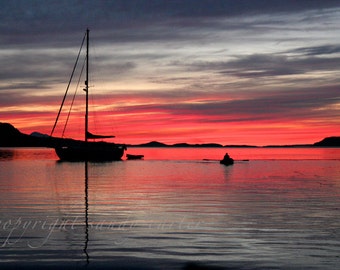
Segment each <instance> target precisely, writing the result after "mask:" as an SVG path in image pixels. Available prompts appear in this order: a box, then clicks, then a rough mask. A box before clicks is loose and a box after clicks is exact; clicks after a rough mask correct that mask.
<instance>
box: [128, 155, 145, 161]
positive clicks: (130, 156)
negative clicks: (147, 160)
mask: <svg viewBox="0 0 340 270" xmlns="http://www.w3.org/2000/svg"><path fill="white" fill-rule="evenodd" d="M126 158H127V159H129V160H133V159H143V158H144V155H132V154H126Z"/></svg>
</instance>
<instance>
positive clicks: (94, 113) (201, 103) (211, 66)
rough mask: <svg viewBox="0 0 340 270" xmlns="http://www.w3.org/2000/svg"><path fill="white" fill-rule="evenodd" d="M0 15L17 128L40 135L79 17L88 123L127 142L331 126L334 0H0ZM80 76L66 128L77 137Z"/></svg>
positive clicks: (336, 61) (338, 71)
mask: <svg viewBox="0 0 340 270" xmlns="http://www.w3.org/2000/svg"><path fill="white" fill-rule="evenodd" d="M0 16H1V21H0V62H1V65H0V122H9V123H11V124H13V125H14V126H15V127H16V128H18V129H19V130H20V131H22V132H24V133H31V132H33V131H38V132H41V133H46V134H50V132H51V130H52V127H53V124H54V120H55V118H56V116H57V112H58V110H59V106H60V104H61V101H62V97H63V95H64V93H65V90H66V87H67V83H68V80H69V78H70V75H71V72H72V68H73V65H74V63H75V60H76V57H77V54H78V50H79V47H80V44H81V41H82V39H83V36H84V34H85V31H86V28H87V27H88V28H89V29H90V31H91V32H90V41H91V44H90V46H91V47H90V73H91V74H90V92H91V94H93V96H92V95H91V98H90V110H91V116H90V117H91V119H90V124H89V125H90V130H91V132H93V133H100V134H113V135H116V138H115V140H114V141H115V142H119V143H132V144H137V143H145V142H149V141H152V140H157V141H161V142H164V143H169V144H172V143H178V142H188V143H208V142H215V143H220V144H252V145H268V144H299V143H314V142H316V141H319V140H321V139H323V138H324V137H327V136H340V1H332V0H325V1H319V0H315V1H314V0H299V1H296V0H295V1H293V0H284V1H281V0H280V1H279V0H267V1H266V0H249V1H242V0H224V1H214V0H210V1H208V0H187V1H185V0H183V1H179V0H176V1H171V0H169V1H155V0H151V1H150V0H145V1H136V0H132V1H127V0H116V1H68V0H58V1H16V0H14V1H9V0H8V1H2V7H1V10H0ZM83 60H84V58H82V59H81V61H83ZM77 74H79V73H77ZM77 80H78V77H77V76H76V77H75V83H74V84H73V85H72V86H71V88H70V90H69V93H70V95H69V97H68V99H67V101H66V105H68V104H70V102H71V100H72V95H73V93H74V91H75V89H76V83H77ZM83 87H84V79H82V80H81V82H80V86H79V88H78V90H77V94H78V95H77V97H76V100H75V103H74V107H73V111H72V113H71V116H70V120H69V125H68V126H67V128H66V132H65V137H73V138H78V139H81V138H83V135H82V134H83V132H84V131H83V129H84V124H83V121H84V112H83V103H84V92H83V91H82V88H83ZM67 109H68V107H67V106H66V107H65V109H64V110H63V115H62V116H61V121H60V123H59V124H58V128H57V129H56V131H55V133H54V134H53V135H54V136H61V133H62V132H61V131H62V128H63V123H64V122H65V117H66V115H67Z"/></svg>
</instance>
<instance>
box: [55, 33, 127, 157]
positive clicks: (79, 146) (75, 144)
mask: <svg viewBox="0 0 340 270" xmlns="http://www.w3.org/2000/svg"><path fill="white" fill-rule="evenodd" d="M89 33H90V30H89V29H87V30H86V33H85V36H84V39H83V43H84V40H85V37H86V79H85V88H84V91H85V93H86V97H85V140H84V141H79V140H71V141H70V140H67V141H66V140H65V142H63V143H58V144H57V145H55V146H54V149H55V152H56V154H57V155H58V157H59V159H60V160H65V161H115V160H121V158H122V156H123V155H124V151H125V150H126V146H125V145H124V144H116V143H110V142H104V141H99V142H98V141H90V140H91V139H105V138H113V137H114V136H103V135H95V134H92V133H91V132H89V125H88V122H89V106H88V100H89ZM83 43H82V46H83ZM82 46H81V47H82ZM80 51H81V50H80ZM80 51H79V54H80ZM79 54H78V58H77V61H78V59H79ZM77 61H76V64H77ZM76 64H75V66H76ZM74 69H75V68H74ZM73 73H74V70H73V72H72V75H71V79H72V76H73ZM71 79H70V82H71ZM70 82H69V85H70ZM68 87H69V86H68ZM68 87H67V90H66V93H65V95H64V99H63V101H62V104H61V106H60V110H59V113H58V116H57V118H56V121H55V124H54V127H53V129H52V132H51V136H52V134H53V131H54V129H55V127H56V125H57V122H58V118H59V115H60V112H61V109H62V107H63V104H64V101H65V97H66V95H67V91H68Z"/></svg>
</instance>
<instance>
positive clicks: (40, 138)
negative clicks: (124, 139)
mask: <svg viewBox="0 0 340 270" xmlns="http://www.w3.org/2000/svg"><path fill="white" fill-rule="evenodd" d="M77 142H79V141H78V140H74V139H67V138H57V137H50V136H49V135H46V134H42V133H39V132H33V133H31V134H24V133H22V132H20V131H19V130H18V129H17V128H15V127H14V126H13V125H11V124H10V123H1V122H0V147H55V146H56V145H58V144H60V143H68V144H72V143H77ZM126 146H127V147H221V148H222V147H226V148H230V147H260V146H255V145H247V144H244V145H222V144H218V143H203V144H189V143H176V144H165V143H162V142H157V141H150V142H148V143H143V144H127V145H126ZM263 147H340V136H331V137H326V138H324V139H322V140H321V141H319V142H315V143H313V144H292V145H267V146H263Z"/></svg>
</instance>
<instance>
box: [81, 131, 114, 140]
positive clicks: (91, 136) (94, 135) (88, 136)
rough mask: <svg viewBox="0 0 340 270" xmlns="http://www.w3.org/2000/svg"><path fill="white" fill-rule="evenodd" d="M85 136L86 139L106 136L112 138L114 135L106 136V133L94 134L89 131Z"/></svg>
mask: <svg viewBox="0 0 340 270" xmlns="http://www.w3.org/2000/svg"><path fill="white" fill-rule="evenodd" d="M86 137H87V138H88V139H108V138H114V137H115V136H112V135H110V136H106V135H96V134H92V133H90V132H88V131H87V132H86Z"/></svg>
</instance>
